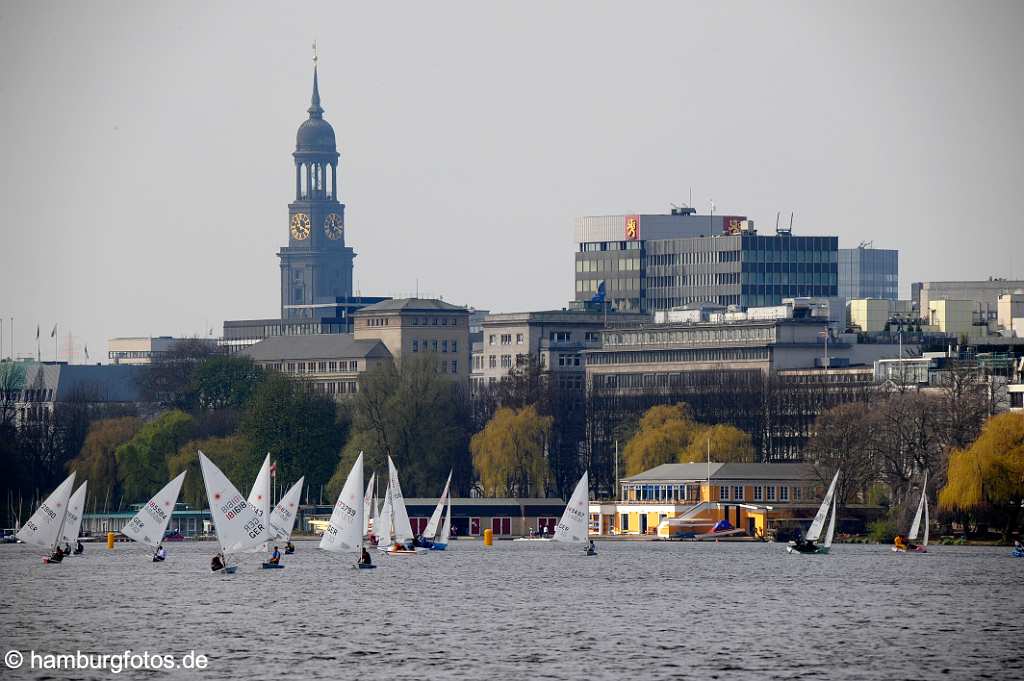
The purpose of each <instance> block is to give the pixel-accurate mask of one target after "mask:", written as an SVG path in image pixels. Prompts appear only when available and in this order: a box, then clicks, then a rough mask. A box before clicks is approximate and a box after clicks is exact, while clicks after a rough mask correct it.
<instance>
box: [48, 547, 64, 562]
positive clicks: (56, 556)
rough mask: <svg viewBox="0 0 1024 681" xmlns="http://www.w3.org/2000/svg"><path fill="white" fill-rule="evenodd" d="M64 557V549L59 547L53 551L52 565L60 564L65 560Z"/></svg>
mask: <svg viewBox="0 0 1024 681" xmlns="http://www.w3.org/2000/svg"><path fill="white" fill-rule="evenodd" d="M64 556H65V553H64V549H62V548H61V547H59V546H58V547H57V548H56V549H54V550H53V555H52V556H50V562H51V563H59V562H61V561H62V560H64Z"/></svg>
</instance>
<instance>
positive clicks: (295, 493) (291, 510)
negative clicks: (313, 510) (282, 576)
mask: <svg viewBox="0 0 1024 681" xmlns="http://www.w3.org/2000/svg"><path fill="white" fill-rule="evenodd" d="M305 480H306V477H305V476H303V477H301V478H299V480H298V482H296V483H295V484H294V485H292V486H291V487H290V488H289V489H288V491H287V492H286V493H285V495H284V496H283V497H281V500H280V501H278V502H277V505H276V506H274V510H273V511H271V512H270V534H271V535H272V536H273V537H274V538H275V539H281V540H284V541H286V542H287V541H291V538H292V532H293V531H294V530H295V518H296V517H297V515H298V511H299V500H300V497H301V496H302V485H303V483H304V482H305ZM285 553H286V554H288V553H289V552H288V551H287V550H285Z"/></svg>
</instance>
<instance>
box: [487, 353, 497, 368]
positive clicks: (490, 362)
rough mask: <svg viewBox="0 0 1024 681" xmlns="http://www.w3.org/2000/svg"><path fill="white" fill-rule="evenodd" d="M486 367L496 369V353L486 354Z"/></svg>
mask: <svg viewBox="0 0 1024 681" xmlns="http://www.w3.org/2000/svg"><path fill="white" fill-rule="evenodd" d="M487 367H488V368H489V369H497V368H498V356H497V355H488V356H487Z"/></svg>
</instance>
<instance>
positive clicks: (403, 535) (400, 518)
mask: <svg viewBox="0 0 1024 681" xmlns="http://www.w3.org/2000/svg"><path fill="white" fill-rule="evenodd" d="M388 478H389V482H388V485H389V486H390V487H391V515H392V524H393V527H392V531H393V532H394V533H395V541H396V542H398V543H399V544H404V543H405V542H407V541H410V540H412V538H413V534H412V523H411V522H409V512H408V511H407V510H406V509H405V498H404V497H403V496H402V485H401V483H400V482H398V469H397V468H395V462H394V461H392V460H391V457H390V456H389V457H388Z"/></svg>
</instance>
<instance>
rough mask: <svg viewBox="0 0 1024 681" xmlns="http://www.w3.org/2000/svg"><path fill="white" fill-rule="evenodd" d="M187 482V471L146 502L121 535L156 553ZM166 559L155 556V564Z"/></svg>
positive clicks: (122, 529)
mask: <svg viewBox="0 0 1024 681" xmlns="http://www.w3.org/2000/svg"><path fill="white" fill-rule="evenodd" d="M183 482H185V471H182V472H181V474H180V475H178V477H176V478H174V479H173V480H171V481H170V482H169V483H167V484H166V485H164V487H163V489H161V490H160V491H159V492H157V493H156V495H155V496H154V497H153V498H152V499H150V500H149V501H148V502H146V505H145V506H143V507H142V508H140V509H139V512H138V513H136V514H135V515H134V516H132V519H131V520H129V521H128V524H127V525H125V526H124V527H122V528H121V534H123V535H124V536H126V537H128V538H129V539H131V540H133V541H137V542H139V543H140V544H145V545H146V546H148V547H150V548H151V549H153V550H154V551H156V550H158V549H159V548H160V544H161V543H162V542H163V539H164V533H165V532H167V525H168V524H169V523H170V522H171V513H173V512H174V507H175V505H176V504H177V503H178V494H180V493H181V485H182V483H183ZM163 560H164V559H163V558H162V557H159V556H157V555H156V553H154V554H153V562H154V563H160V562H162V561H163Z"/></svg>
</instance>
